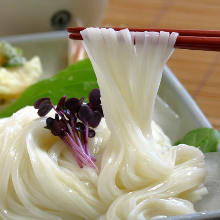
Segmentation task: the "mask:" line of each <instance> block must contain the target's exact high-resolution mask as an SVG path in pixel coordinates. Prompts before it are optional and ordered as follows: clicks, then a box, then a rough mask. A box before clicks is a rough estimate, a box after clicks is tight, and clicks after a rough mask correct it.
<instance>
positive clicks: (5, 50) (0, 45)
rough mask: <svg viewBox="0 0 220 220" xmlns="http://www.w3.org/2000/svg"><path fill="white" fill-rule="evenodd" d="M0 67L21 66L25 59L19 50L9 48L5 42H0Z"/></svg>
mask: <svg viewBox="0 0 220 220" xmlns="http://www.w3.org/2000/svg"><path fill="white" fill-rule="evenodd" d="M0 58H1V59H0V61H1V62H0V66H3V67H17V66H23V65H24V63H25V61H26V59H25V57H23V52H22V50H21V49H20V48H16V47H13V46H11V45H10V44H8V43H6V42H0Z"/></svg>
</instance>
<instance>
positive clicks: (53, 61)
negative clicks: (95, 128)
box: [0, 32, 220, 220]
mask: <svg viewBox="0 0 220 220" xmlns="http://www.w3.org/2000/svg"><path fill="white" fill-rule="evenodd" d="M67 37H68V35H67V33H66V32H50V33H43V34H30V35H21V36H15V37H7V38H0V41H3V40H4V41H7V42H10V43H12V44H13V45H15V46H18V47H20V48H22V49H23V50H24V54H25V56H26V57H27V58H31V57H32V56H34V55H38V56H39V57H40V58H41V61H42V64H43V70H44V72H45V75H44V77H48V76H50V75H51V74H54V73H56V72H57V71H59V70H61V69H64V68H65V67H66V66H67V47H68V46H67V45H68V41H67ZM159 96H160V97H161V98H162V99H163V100H164V101H165V102H166V103H167V104H168V105H169V106H170V107H171V108H172V109H173V110H174V111H175V112H176V113H177V114H178V115H179V120H177V121H173V120H172V118H169V117H166V121H164V122H163V123H162V124H160V123H159V124H160V126H161V127H162V128H163V130H164V131H165V133H166V134H167V135H168V136H169V137H170V138H171V140H172V141H175V140H177V139H179V138H180V137H182V136H183V135H184V134H185V133H186V132H188V131H190V130H192V129H195V128H200V127H211V124H210V123H209V121H208V120H207V118H206V117H205V116H204V114H203V113H202V112H201V110H200V109H199V107H198V106H197V104H196V103H195V101H194V100H193V99H192V97H191V96H190V95H189V93H188V92H187V91H186V90H185V88H184V87H183V86H182V84H181V83H180V82H179V81H178V79H177V78H176V77H175V75H174V74H173V73H172V72H171V70H170V69H169V68H168V67H165V69H164V74H163V79H162V82H161V85H160V89H159ZM156 105H157V107H156V110H157V111H158V112H159V114H160V115H161V117H163V112H161V107H160V105H158V103H156ZM207 156H208V157H216V156H217V157H220V153H209V154H207ZM216 166H219V168H220V164H218V165H216ZM209 167H211V165H210V164H208V169H209ZM210 170H211V169H210ZM218 170H219V169H218ZM218 170H216V173H215V172H214V173H211V174H210V175H212V176H211V177H210V178H207V179H208V180H207V184H208V190H209V191H210V194H209V196H208V197H206V198H205V199H204V204H206V202H210V200H212V197H214V194H215V191H213V184H214V186H215V187H217V188H218V189H220V184H219V183H216V180H215V179H214V180H213V178H212V177H213V176H214V177H215V175H217V171H218ZM219 176H220V174H219ZM219 191H220V190H219ZM219 194H220V192H219ZM219 197H220V196H219ZM204 204H203V205H202V206H201V207H205V205H204ZM215 207H216V208H219V209H220V203H219V205H218V204H217V206H215ZM203 210H205V211H208V212H201V213H196V214H193V215H187V216H177V217H170V218H168V219H173V220H177V219H181V220H189V219H220V210H219V211H209V210H213V209H212V207H211V208H210V207H209V208H207V209H206V208H204V209H203Z"/></svg>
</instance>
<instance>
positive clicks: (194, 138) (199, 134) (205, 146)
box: [175, 128, 220, 153]
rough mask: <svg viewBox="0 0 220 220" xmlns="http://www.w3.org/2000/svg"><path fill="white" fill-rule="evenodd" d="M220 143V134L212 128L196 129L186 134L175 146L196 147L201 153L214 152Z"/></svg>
mask: <svg viewBox="0 0 220 220" xmlns="http://www.w3.org/2000/svg"><path fill="white" fill-rule="evenodd" d="M219 141H220V133H219V132H218V131H217V130H216V129H214V128H198V129H195V130H192V131H190V132H188V133H187V134H186V135H185V136H184V137H183V138H182V139H180V140H179V141H177V142H176V143H175V145H178V144H187V145H191V146H195V147H198V148H199V149H200V150H201V151H203V152H204V153H205V152H216V151H217V147H218V143H219Z"/></svg>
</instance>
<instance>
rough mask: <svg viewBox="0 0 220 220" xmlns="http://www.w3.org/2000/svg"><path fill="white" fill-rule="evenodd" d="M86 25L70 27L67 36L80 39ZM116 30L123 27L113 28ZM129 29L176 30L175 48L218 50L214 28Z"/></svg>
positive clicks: (219, 36) (219, 40) (218, 35)
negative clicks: (177, 34)
mask: <svg viewBox="0 0 220 220" xmlns="http://www.w3.org/2000/svg"><path fill="white" fill-rule="evenodd" d="M85 28H86V27H70V28H68V29H67V30H68V32H69V33H70V35H69V38H70V39H75V40H82V36H81V34H80V31H82V30H84V29H85ZM113 29H114V30H116V31H119V30H122V29H125V28H118V27H114V28H113ZM128 29H129V30H130V31H134V32H143V31H157V32H159V31H167V32H170V33H172V32H177V33H179V36H178V37H177V40H176V43H175V48H179V49H190V50H207V51H220V31H216V30H181V29H155V28H148V29H145V28H128Z"/></svg>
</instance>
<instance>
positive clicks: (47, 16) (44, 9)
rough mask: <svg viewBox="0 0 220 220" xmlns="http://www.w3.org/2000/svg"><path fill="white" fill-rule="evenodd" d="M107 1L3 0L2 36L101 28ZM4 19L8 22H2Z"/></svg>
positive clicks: (0, 34) (0, 15) (1, 9)
mask: <svg viewBox="0 0 220 220" xmlns="http://www.w3.org/2000/svg"><path fill="white" fill-rule="evenodd" d="M106 2H107V0H92V1H91V0H62V1H60V0H38V1H36V0H21V1H17V0H0V5H1V7H0V17H1V19H0V27H1V28H0V36H3V35H4V36H6V35H18V34H27V33H37V32H48V31H54V30H63V29H65V28H66V27H67V26H82V25H84V26H94V25H99V24H100V23H101V20H102V18H103V15H104V8H105V5H106ZM2 18H4V19H2Z"/></svg>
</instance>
